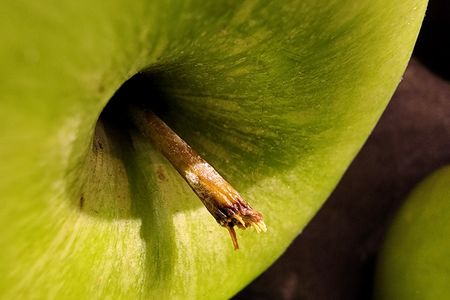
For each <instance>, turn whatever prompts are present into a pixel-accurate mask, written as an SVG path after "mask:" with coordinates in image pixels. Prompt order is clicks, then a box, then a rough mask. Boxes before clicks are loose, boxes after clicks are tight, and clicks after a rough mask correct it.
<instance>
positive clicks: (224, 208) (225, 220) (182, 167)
mask: <svg viewBox="0 0 450 300" xmlns="http://www.w3.org/2000/svg"><path fill="white" fill-rule="evenodd" d="M130 114H131V118H132V120H133V123H134V124H135V126H136V127H137V128H138V129H139V130H140V131H141V132H142V133H143V134H144V135H145V136H146V137H148V138H149V139H150V140H151V141H152V142H153V144H154V145H155V146H156V147H157V148H158V149H159V150H160V151H161V153H162V154H163V155H164V156H165V157H166V158H167V159H168V160H169V162H170V163H171V164H172V165H173V166H174V168H175V169H176V170H177V171H178V173H180V175H181V176H182V177H183V178H184V179H185V180H186V182H187V183H188V184H189V186H190V187H191V188H192V190H193V191H194V192H195V193H196V194H197V196H198V197H199V198H200V200H201V201H202V202H203V204H204V205H205V207H206V208H207V209H208V211H209V212H210V213H211V214H212V215H213V217H214V218H215V219H216V221H217V222H218V223H219V224H220V225H222V226H224V227H226V228H227V229H228V232H229V233H230V236H231V239H232V241H233V246H234V249H236V250H237V249H239V245H238V242H237V238H236V232H235V231H234V226H237V227H239V228H242V229H245V228H248V227H253V228H254V229H256V231H257V232H261V231H266V225H265V224H264V222H263V218H262V215H261V214H260V213H259V212H257V211H255V210H253V209H252V208H251V207H250V205H248V203H247V202H246V201H245V200H244V199H243V198H242V197H241V195H239V193H238V192H237V191H236V190H235V189H234V188H233V187H232V186H231V185H230V184H229V183H228V182H227V181H226V180H225V179H223V178H222V176H220V174H219V173H218V172H217V171H216V170H215V169H214V168H213V167H212V166H211V165H210V164H208V163H207V162H206V161H205V160H204V159H203V158H201V157H200V155H199V154H198V153H197V152H195V151H194V150H193V149H192V148H191V147H190V146H189V145H188V144H187V143H186V142H185V141H183V140H182V139H181V138H180V137H179V136H178V135H177V134H176V133H175V132H174V131H173V130H172V129H170V127H169V126H167V125H166V124H165V123H164V122H163V121H162V120H161V119H160V118H158V117H157V116H156V115H155V114H154V113H153V112H151V111H144V110H142V109H138V108H132V109H131V111H130Z"/></svg>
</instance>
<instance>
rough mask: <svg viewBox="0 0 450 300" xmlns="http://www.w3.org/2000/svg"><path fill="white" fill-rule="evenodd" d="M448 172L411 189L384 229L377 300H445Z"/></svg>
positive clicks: (448, 284)
mask: <svg viewBox="0 0 450 300" xmlns="http://www.w3.org/2000/svg"><path fill="white" fill-rule="evenodd" d="M449 258H450V167H446V168H443V169H441V170H439V171H437V172H435V173H434V174H433V175H431V176H430V177H428V178H427V179H426V180H425V181H423V182H422V183H421V184H419V186H417V187H416V188H415V189H414V191H413V192H412V193H411V195H410V196H409V197H408V199H407V200H406V202H405V204H404V206H403V207H402V208H401V210H400V212H399V214H398V215H397V216H396V218H395V220H394V222H393V224H392V226H391V228H390V229H389V232H388V235H387V238H386V241H385V244H384V246H383V249H382V252H381V254H380V258H379V265H378V272H377V280H376V292H377V298H378V299H410V300H414V299H420V300H428V299H429V300H441V299H442V300H446V299H450V259H449Z"/></svg>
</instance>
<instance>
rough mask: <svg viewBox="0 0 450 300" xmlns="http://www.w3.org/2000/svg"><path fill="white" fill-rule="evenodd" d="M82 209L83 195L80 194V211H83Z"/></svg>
mask: <svg viewBox="0 0 450 300" xmlns="http://www.w3.org/2000/svg"><path fill="white" fill-rule="evenodd" d="M83 207H84V195H83V194H81V196H80V209H83Z"/></svg>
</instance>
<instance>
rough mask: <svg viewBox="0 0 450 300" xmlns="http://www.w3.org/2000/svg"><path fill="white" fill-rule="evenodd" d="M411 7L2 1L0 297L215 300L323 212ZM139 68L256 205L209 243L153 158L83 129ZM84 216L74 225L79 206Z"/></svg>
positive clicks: (382, 91) (172, 175) (366, 127)
mask: <svg viewBox="0 0 450 300" xmlns="http://www.w3.org/2000/svg"><path fill="white" fill-rule="evenodd" d="M425 6H426V1H425V0H402V1H391V0H366V1H354V0H341V1H316V0H302V1H257V0H254V1H244V2H243V1H218V0H215V1H203V0H198V1H143V0H108V1H94V2H93V1H92V0H89V1H87V0H78V1H51V0H45V1H34V0H33V1H31V0H29V1H5V3H2V8H1V10H0V36H1V40H2V46H1V48H0V59H1V68H0V74H1V80H0V91H1V96H0V97H1V101H0V158H1V164H0V174H1V181H0V195H1V199H2V208H1V210H0V228H1V229H0V242H1V243H0V274H1V275H0V276H1V278H0V295H1V296H2V297H3V298H5V299H12V298H16V299H19V298H20V299H24V298H47V297H49V298H52V297H56V298H59V299H80V298H84V299H105V298H110V299H127V298H128V299H135V298H158V299H167V298H171V299H177V298H178V299H189V298H191V299H202V298H208V299H214V298H217V299H218V298H227V297H230V296H231V295H233V294H234V293H236V292H237V291H238V290H240V289H241V288H242V287H243V286H245V285H246V284H247V283H248V282H249V281H250V280H252V279H253V278H255V277H256V276H257V275H258V274H260V273H261V272H262V271H264V270H265V269H266V268H267V267H268V266H269V265H270V264H271V263H272V262H273V261H274V260H275V259H276V258H277V257H279V256H280V255H281V253H282V252H283V251H284V250H285V249H286V247H287V246H288V245H289V243H290V242H291V241H292V240H293V239H294V237H295V236H297V235H298V234H299V233H300V232H301V230H302V229H303V228H304V227H305V225H306V224H307V223H308V221H309V220H310V219H311V218H312V217H313V215H314V214H315V213H316V212H317V210H318V209H319V208H320V206H321V205H322V203H323V202H324V201H325V199H326V198H327V196H328V195H329V194H330V192H331V191H332V189H333V187H334V186H335V185H336V183H337V182H338V180H339V178H340V177H341V176H342V174H343V172H344V171H345V169H346V167H347V166H348V164H349V163H350V161H351V160H352V158H353V157H354V156H355V154H356V153H357V151H358V149H359V148H360V147H361V145H362V144H363V142H364V141H365V139H366V138H367V136H368V134H369V133H370V131H371V129H372V128H373V127H374V125H375V123H376V121H377V120H378V118H379V116H380V114H381V113H382V111H383V109H384V108H385V106H386V104H387V102H388V100H389V99H390V97H391V96H392V93H393V91H394V89H395V87H396V86H397V84H398V82H399V80H400V78H401V75H402V73H403V71H404V69H405V67H406V63H407V61H408V59H409V57H410V55H411V51H412V48H413V44H414V42H415V39H416V36H417V33H418V30H419V27H420V24H421V21H422V18H423V15H424V10H425ZM146 68H149V69H150V72H152V74H156V75H155V76H156V78H157V80H156V82H155V84H156V85H157V86H158V88H159V89H161V90H162V91H163V92H164V93H165V94H166V99H165V100H164V101H165V103H166V105H167V106H168V107H169V110H168V112H167V113H166V115H165V120H166V121H167V122H168V123H169V124H170V125H171V126H172V127H173V128H175V129H176V130H177V131H178V132H179V133H180V134H181V135H182V136H183V137H184V138H185V139H186V140H187V141H188V142H189V143H191V144H192V145H193V146H194V147H195V148H196V149H198V151H199V152H200V153H202V154H203V155H204V156H205V157H206V158H207V159H208V160H209V161H210V162H211V164H213V165H214V166H215V167H216V168H217V169H218V170H219V171H221V172H222V173H223V175H224V177H226V178H227V179H228V180H229V181H230V182H231V183H232V184H233V185H234V186H235V187H236V188H237V189H238V190H239V191H240V192H241V194H242V195H243V196H244V197H245V198H246V199H247V200H248V201H249V202H250V203H251V204H252V206H253V207H255V208H256V209H257V210H259V211H261V212H262V213H263V214H264V216H265V220H266V224H267V226H268V232H267V233H265V234H259V235H258V234H256V233H255V232H253V231H250V230H248V231H245V232H242V231H240V232H238V236H239V242H240V245H241V249H240V250H239V251H237V252H236V251H233V248H232V245H231V242H230V238H229V236H228V234H227V232H226V230H224V229H223V228H220V226H218V225H217V224H216V222H215V221H214V219H213V218H212V217H211V216H210V215H209V214H208V212H207V211H206V209H205V208H204V207H202V205H201V203H200V201H199V200H198V199H197V198H196V196H195V195H194V194H193V192H192V191H191V190H190V189H189V188H188V186H187V185H186V183H185V182H184V181H183V180H182V179H181V178H180V177H179V176H178V175H177V174H176V172H175V171H174V170H173V169H172V167H171V166H169V165H168V163H167V162H166V161H165V160H164V158H162V157H161V155H160V154H158V153H157V152H155V151H154V149H153V148H152V145H150V144H149V143H148V142H147V141H145V140H144V139H143V138H142V137H140V136H139V135H138V134H136V133H134V132H133V133H130V136H128V137H120V138H119V137H118V136H120V134H117V135H116V134H115V133H114V132H112V131H113V130H111V129H108V128H106V129H105V130H106V132H107V133H106V134H104V132H103V130H102V129H101V126H100V129H99V133H98V135H97V138H96V139H97V142H101V143H102V147H101V148H100V147H98V148H97V150H96V151H93V150H91V144H92V137H93V132H94V128H95V124H96V121H97V118H98V116H99V114H100V112H101V111H102V109H103V107H104V106H105V105H106V103H107V102H108V100H109V99H110V98H111V96H112V95H113V94H114V92H115V91H116V90H117V89H118V88H119V87H120V86H121V85H122V84H123V82H125V80H126V79H127V78H129V77H130V76H132V75H133V74H135V73H136V72H138V71H139V70H143V69H146ZM81 197H82V198H83V200H82V202H83V205H82V206H83V208H81V209H80V205H79V202H80V198H81Z"/></svg>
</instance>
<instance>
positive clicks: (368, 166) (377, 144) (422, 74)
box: [234, 0, 450, 300]
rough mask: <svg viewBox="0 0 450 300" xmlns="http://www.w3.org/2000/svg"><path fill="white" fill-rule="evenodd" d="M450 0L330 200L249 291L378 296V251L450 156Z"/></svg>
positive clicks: (262, 295)
mask: <svg viewBox="0 0 450 300" xmlns="http://www.w3.org/2000/svg"><path fill="white" fill-rule="evenodd" d="M449 20H450V1H448V0H432V1H430V3H429V6H428V11H427V14H426V17H425V21H424V24H423V26H422V29H421V32H420V35H419V39H418V42H417V44H416V47H415V50H414V54H413V58H412V60H411V62H410V63H409V66H408V69H407V71H406V73H405V75H404V79H403V81H402V82H401V84H400V85H399V87H398V89H397V91H396V93H395V95H394V97H393V99H392V100H391V103H390V104H389V106H388V108H387V109H386V111H385V113H384V114H383V116H382V118H381V119H380V122H379V123H378V125H377V126H376V128H375V130H374V131H373V133H372V135H371V136H370V137H369V139H368V141H367V143H366V144H365V146H364V147H363V148H362V149H361V151H360V153H359V154H358V156H357V157H356V158H355V160H354V161H353V163H352V164H351V165H350V167H349V169H348V170H347V172H346V173H345V175H344V177H343V178H342V180H341V182H340V183H339V185H338V186H337V187H336V189H335V191H334V192H333V194H332V195H331V197H330V198H329V199H328V200H327V202H326V203H325V205H324V206H323V207H322V209H321V210H320V211H319V213H318V214H317V215H316V216H315V217H314V219H313V220H312V222H311V223H310V224H309V225H308V226H307V228H306V229H305V231H304V232H303V233H302V234H301V235H300V236H299V237H298V238H297V239H296V240H295V241H294V242H293V243H292V245H291V246H290V247H289V248H288V250H287V251H286V253H285V254H284V255H283V256H282V257H281V258H280V259H279V260H278V261H277V262H275V263H274V265H273V266H272V267H270V268H269V269H268V270H267V271H266V272H265V273H264V274H262V275H261V276H260V277H258V278H257V279H256V280H255V281H254V282H253V283H251V284H250V285H249V286H248V287H246V288H245V289H244V290H243V291H241V292H240V293H239V294H238V295H236V296H235V297H234V299H235V300H241V299H286V300H289V299H313V300H321V299H346V300H351V299H370V298H371V295H372V289H373V286H372V285H373V275H374V271H375V266H376V260H377V252H378V250H379V248H380V246H381V244H382V242H383V237H384V235H385V232H386V230H387V228H388V225H389V223H390V221H391V220H392V218H393V217H394V216H395V213H396V211H397V210H398V209H399V207H400V206H401V204H402V202H403V201H404V200H405V198H406V197H407V195H408V193H409V192H410V191H411V189H412V188H413V187H414V186H415V185H416V184H417V183H418V182H419V181H421V180H422V179H424V178H425V177H426V176H427V175H429V174H430V173H432V172H433V171H435V170H436V169H437V168H439V167H441V166H444V165H446V164H450V82H449V80H450V59H449V56H450V47H449V45H448V44H449V43H450V30H449V29H450V22H449Z"/></svg>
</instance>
